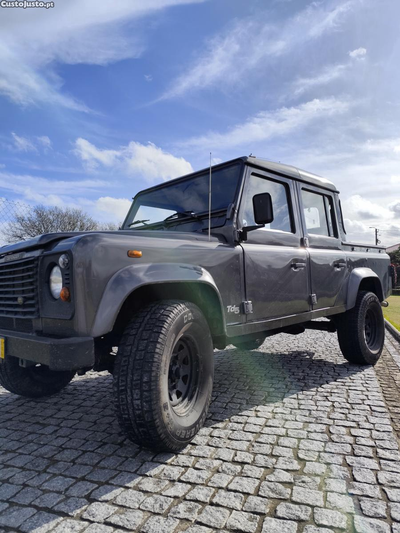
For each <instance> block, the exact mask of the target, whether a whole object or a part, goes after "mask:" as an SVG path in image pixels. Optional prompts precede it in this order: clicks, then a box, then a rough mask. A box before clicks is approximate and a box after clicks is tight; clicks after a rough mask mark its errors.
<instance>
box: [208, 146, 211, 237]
mask: <svg viewBox="0 0 400 533" xmlns="http://www.w3.org/2000/svg"><path fill="white" fill-rule="evenodd" d="M208 240H209V241H211V152H210V178H209V183H208Z"/></svg>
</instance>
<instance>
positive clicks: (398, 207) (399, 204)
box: [388, 200, 400, 217]
mask: <svg viewBox="0 0 400 533" xmlns="http://www.w3.org/2000/svg"><path fill="white" fill-rule="evenodd" d="M388 208H389V209H390V211H392V212H393V213H394V216H395V217H400V200H395V201H394V202H392V203H390V204H389V205H388Z"/></svg>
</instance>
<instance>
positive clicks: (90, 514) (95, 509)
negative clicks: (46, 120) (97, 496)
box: [82, 502, 117, 522]
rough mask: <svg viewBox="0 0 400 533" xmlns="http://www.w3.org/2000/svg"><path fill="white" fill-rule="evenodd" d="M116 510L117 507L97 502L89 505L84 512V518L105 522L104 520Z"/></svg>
mask: <svg viewBox="0 0 400 533" xmlns="http://www.w3.org/2000/svg"><path fill="white" fill-rule="evenodd" d="M116 510H117V507H114V506H112V505H108V504H107V503H102V502H95V503H92V504H90V505H89V507H88V508H87V509H86V511H85V512H84V513H83V515H82V518H83V519H84V520H90V521H91V522H104V520H105V519H106V518H108V517H109V516H111V515H112V514H113V513H114V512H115V511H116Z"/></svg>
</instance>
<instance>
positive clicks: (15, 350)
mask: <svg viewBox="0 0 400 533" xmlns="http://www.w3.org/2000/svg"><path fill="white" fill-rule="evenodd" d="M0 337H2V338H3V339H4V354H5V357H6V358H7V357H10V356H12V357H18V358H19V359H23V360H25V361H30V362H33V363H41V364H42V365H47V366H49V367H50V369H51V370H78V369H79V368H91V367H92V366H93V365H94V341H93V338H92V337H69V338H66V339H55V338H51V337H39V336H37V335H29V334H27V333H18V332H14V331H7V330H0ZM0 361H1V359H0Z"/></svg>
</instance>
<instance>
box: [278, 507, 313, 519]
mask: <svg viewBox="0 0 400 533" xmlns="http://www.w3.org/2000/svg"><path fill="white" fill-rule="evenodd" d="M275 514H276V516H277V517H278V518H285V519H287V520H301V521H303V520H309V519H310V516H311V507H308V506H307V505H295V504H293V503H280V504H279V505H278V507H277V508H276V510H275Z"/></svg>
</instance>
